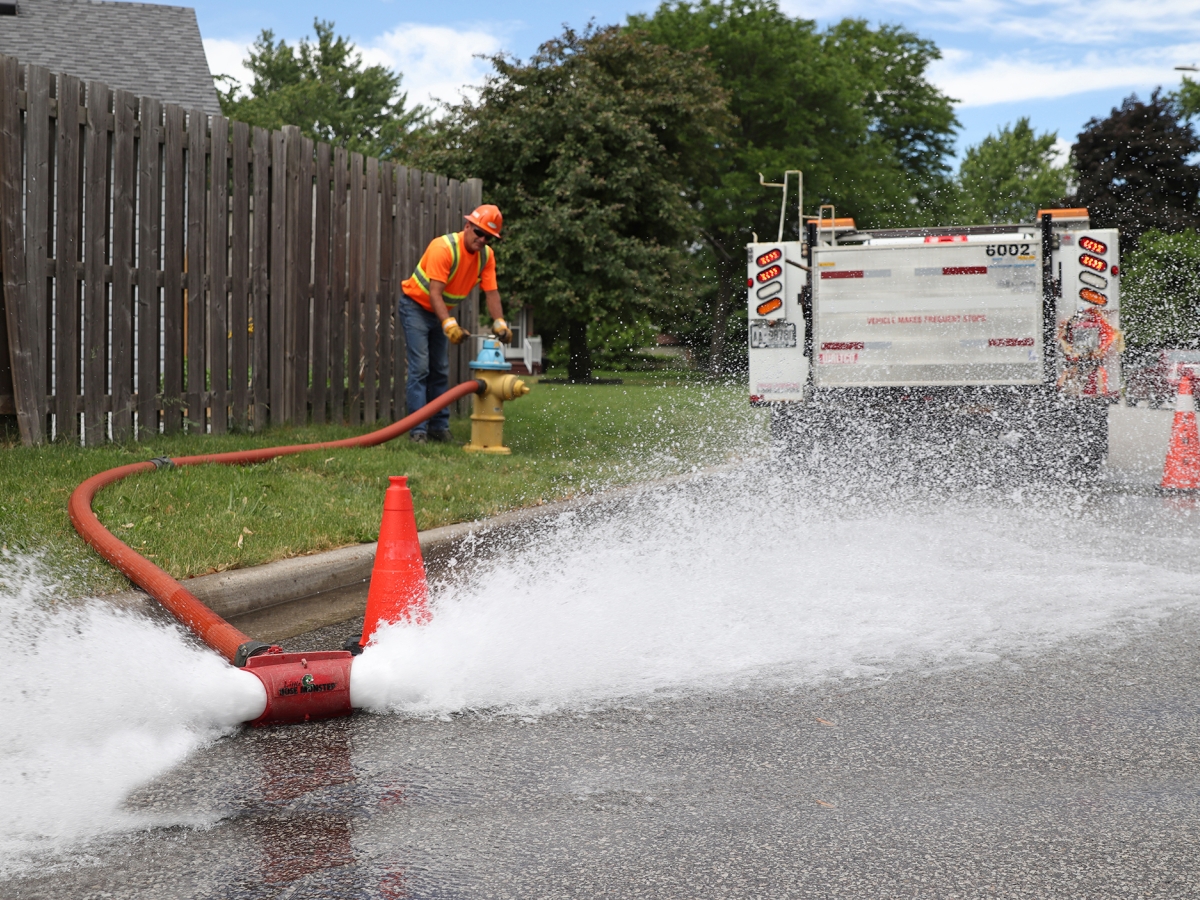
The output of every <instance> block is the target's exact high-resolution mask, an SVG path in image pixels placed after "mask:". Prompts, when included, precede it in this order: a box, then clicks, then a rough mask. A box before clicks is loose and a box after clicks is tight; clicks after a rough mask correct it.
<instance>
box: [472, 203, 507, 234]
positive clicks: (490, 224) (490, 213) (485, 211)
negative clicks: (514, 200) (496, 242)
mask: <svg viewBox="0 0 1200 900" xmlns="http://www.w3.org/2000/svg"><path fill="white" fill-rule="evenodd" d="M463 218H464V219H466V220H467V221H468V222H470V223H471V224H472V225H477V226H478V227H480V228H482V229H483V230H484V231H486V232H487V233H488V234H490V235H491V236H492V237H500V229H501V228H503V227H504V216H502V215H500V208H499V207H497V206H493V205H492V204H490V203H485V204H484V205H483V206H477V207H475V211H474V212H473V213H471V214H470V215H469V216H463Z"/></svg>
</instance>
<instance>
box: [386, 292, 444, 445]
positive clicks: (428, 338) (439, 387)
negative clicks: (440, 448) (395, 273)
mask: <svg viewBox="0 0 1200 900" xmlns="http://www.w3.org/2000/svg"><path fill="white" fill-rule="evenodd" d="M397 311H398V312H399V315H400V321H401V323H403V325H404V342H405V344H406V345H407V348H408V350H407V356H408V385H407V387H406V389H405V393H404V400H405V403H406V404H407V405H408V412H409V413H414V412H416V411H417V410H418V409H420V408H421V407H422V406H424V405H425V404H426V403H428V402H429V401H430V400H434V399H436V398H438V397H440V396H441V395H442V394H444V393H446V391H447V390H449V388H450V355H449V350H450V341H449V340H447V339H446V335H445V334H443V333H442V323H441V322H439V321H438V317H437V316H435V315H434V314H433V313H431V312H429V311H427V310H426V309H425V308H424V307H422V306H419V305H418V304H417V303H416V301H415V300H412V299H410V298H409V297H407V296H405V295H404V294H401V295H400V302H399V306H398V307H397ZM428 426H429V428H430V429H432V430H433V431H449V430H450V410H449V408H446V409H442V410H439V411H438V413H437V415H435V416H434V417H433V418H432V419H430V420H429V422H428ZM425 427H426V423H425V422H422V423H421V424H419V425H415V426H413V429H412V431H413V433H420V432H423V431H425Z"/></svg>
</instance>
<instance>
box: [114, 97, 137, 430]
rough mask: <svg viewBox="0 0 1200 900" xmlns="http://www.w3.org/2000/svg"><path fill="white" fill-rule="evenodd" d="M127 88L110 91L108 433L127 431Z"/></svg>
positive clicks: (131, 183) (130, 135)
mask: <svg viewBox="0 0 1200 900" xmlns="http://www.w3.org/2000/svg"><path fill="white" fill-rule="evenodd" d="M136 109H137V98H136V97H135V96H133V94H131V93H130V92H129V91H117V92H116V93H115V94H114V95H113V167H112V173H113V174H112V178H113V189H112V241H111V243H112V337H111V341H112V344H111V346H112V436H113V440H114V441H120V442H122V443H123V442H125V441H128V440H129V439H130V438H131V437H133V246H134V233H133V223H134V215H133V213H134V209H133V204H134V200H135V194H136V191H137V158H136V156H135V155H134V142H133V139H134V123H135V119H134V112H135V110H136Z"/></svg>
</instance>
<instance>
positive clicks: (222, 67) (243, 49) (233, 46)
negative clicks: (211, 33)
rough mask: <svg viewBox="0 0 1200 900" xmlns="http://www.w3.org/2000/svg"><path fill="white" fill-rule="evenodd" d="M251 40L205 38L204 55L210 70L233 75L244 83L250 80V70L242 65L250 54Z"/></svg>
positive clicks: (217, 73)
mask: <svg viewBox="0 0 1200 900" xmlns="http://www.w3.org/2000/svg"><path fill="white" fill-rule="evenodd" d="M250 44H251V42H250V41H231V40H228V39H226V38H205V39H204V55H205V56H207V57H208V71H210V72H212V73H213V74H214V75H232V76H233V77H234V78H236V79H237V80H238V81H240V82H241V83H242V84H246V83H248V82H249V81H250V72H249V71H247V69H246V67H245V66H243V65H242V63H243V62H245V60H246V58H247V57H248V56H249V55H250Z"/></svg>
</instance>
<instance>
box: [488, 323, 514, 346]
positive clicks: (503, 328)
mask: <svg viewBox="0 0 1200 900" xmlns="http://www.w3.org/2000/svg"><path fill="white" fill-rule="evenodd" d="M492 334H494V335H495V336H496V339H497V340H499V341H501V342H502V343H505V344H511V343H512V329H511V328H509V327H508V323H507V322H505V321H504V320H503V319H493V320H492Z"/></svg>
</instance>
